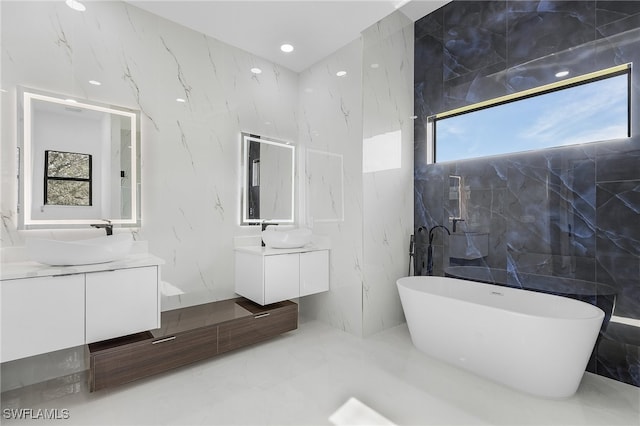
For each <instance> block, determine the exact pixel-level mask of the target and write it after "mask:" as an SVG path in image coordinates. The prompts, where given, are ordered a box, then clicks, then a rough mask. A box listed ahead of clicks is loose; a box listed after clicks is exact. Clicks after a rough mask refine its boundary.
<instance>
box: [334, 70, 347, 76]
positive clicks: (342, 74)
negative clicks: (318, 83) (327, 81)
mask: <svg viewBox="0 0 640 426" xmlns="http://www.w3.org/2000/svg"><path fill="white" fill-rule="evenodd" d="M336 75H337V76H338V77H344V76H345V75H347V72H346V71H338V72H337V73H336Z"/></svg>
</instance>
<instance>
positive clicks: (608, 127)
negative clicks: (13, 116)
mask: <svg viewBox="0 0 640 426" xmlns="http://www.w3.org/2000/svg"><path fill="white" fill-rule="evenodd" d="M628 99H629V87H628V75H627V74H622V75H617V76H614V77H608V78H605V79H603V80H597V81H592V82H589V83H586V84H581V85H578V86H573V87H568V88H566V89H562V90H558V91H555V92H550V93H545V94H541V95H538V96H533V97H530V98H525V99H520V100H517V101H514V102H509V103H506V104H501V105H496V106H492V107H489V108H485V109H481V110H477V111H472V112H468V113H464V114H461V115H458V116H453V117H445V118H442V119H439V120H437V121H436V152H435V155H436V157H435V160H436V161H437V162H444V161H453V160H461V159H466V158H476V157H485V156H492V155H500V154H506V153H511V152H521V151H530V150H538V149H544V148H550V147H554V146H563V145H573V144H579V143H587V142H595V141H602V140H610V139H619V138H624V137H627V136H628V132H629V120H628V114H629V111H628V105H629V104H628Z"/></svg>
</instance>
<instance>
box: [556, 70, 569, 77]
mask: <svg viewBox="0 0 640 426" xmlns="http://www.w3.org/2000/svg"><path fill="white" fill-rule="evenodd" d="M568 75H569V71H567V70H564V71H558V72H557V73H556V77H558V78H561V77H566V76H568Z"/></svg>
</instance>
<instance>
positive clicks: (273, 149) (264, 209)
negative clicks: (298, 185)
mask: <svg viewBox="0 0 640 426" xmlns="http://www.w3.org/2000/svg"><path fill="white" fill-rule="evenodd" d="M241 136H242V176H243V178H242V188H241V192H242V196H241V199H242V208H241V210H242V217H241V219H240V223H241V225H252V224H257V223H263V222H264V223H293V221H294V203H295V199H294V191H295V147H294V146H293V145H291V144H290V143H287V142H282V141H278V140H275V139H271V138H266V137H264V136H259V135H254V134H249V133H244V132H243V133H242V134H241Z"/></svg>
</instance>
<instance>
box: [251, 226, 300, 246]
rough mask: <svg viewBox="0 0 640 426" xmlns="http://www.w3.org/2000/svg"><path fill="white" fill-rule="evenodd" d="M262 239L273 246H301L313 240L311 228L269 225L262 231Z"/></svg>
mask: <svg viewBox="0 0 640 426" xmlns="http://www.w3.org/2000/svg"><path fill="white" fill-rule="evenodd" d="M262 241H264V244H265V246H267V247H271V248H300V247H304V246H306V245H307V244H309V243H310V242H311V230H310V229H307V228H287V227H279V226H269V227H267V229H265V230H264V231H262Z"/></svg>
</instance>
